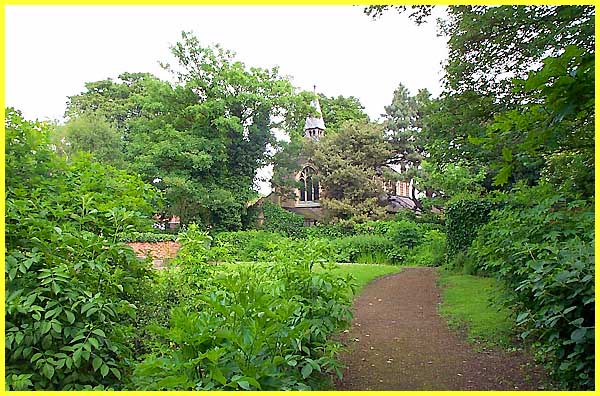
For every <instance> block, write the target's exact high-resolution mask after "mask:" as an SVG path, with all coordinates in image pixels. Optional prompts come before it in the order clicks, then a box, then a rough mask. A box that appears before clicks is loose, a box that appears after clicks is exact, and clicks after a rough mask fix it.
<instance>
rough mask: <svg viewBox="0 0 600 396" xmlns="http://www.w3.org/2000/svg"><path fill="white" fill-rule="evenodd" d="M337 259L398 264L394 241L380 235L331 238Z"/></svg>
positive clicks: (348, 261) (353, 261) (340, 260)
mask: <svg viewBox="0 0 600 396" xmlns="http://www.w3.org/2000/svg"><path fill="white" fill-rule="evenodd" d="M329 244H330V246H331V249H332V252H333V254H334V257H335V261H337V262H341V263H367V264H396V263H399V262H400V261H399V260H398V257H397V255H396V251H395V247H394V243H393V242H392V241H391V240H390V239H389V238H386V237H382V236H379V235H355V236H351V237H345V238H337V239H331V240H329Z"/></svg>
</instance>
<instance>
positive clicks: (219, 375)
mask: <svg viewBox="0 0 600 396" xmlns="http://www.w3.org/2000/svg"><path fill="white" fill-rule="evenodd" d="M210 374H211V377H212V378H213V379H214V380H215V381H217V382H219V383H220V384H221V385H225V384H226V383H227V378H225V376H224V375H223V372H222V371H221V369H220V368H218V367H217V366H214V367H211V369H210Z"/></svg>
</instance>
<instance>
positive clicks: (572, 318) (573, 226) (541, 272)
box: [469, 186, 595, 389]
mask: <svg viewBox="0 0 600 396" xmlns="http://www.w3.org/2000/svg"><path fill="white" fill-rule="evenodd" d="M513 194H514V196H513V198H512V199H511V203H510V206H508V207H505V208H504V209H501V210H498V211H495V212H493V214H492V219H491V221H490V222H489V224H487V225H485V226H483V227H482V228H481V230H480V231H479V234H478V237H477V239H476V240H475V241H474V243H473V246H472V248H471V249H470V252H469V255H470V256H471V257H472V258H473V259H475V260H477V262H478V265H479V268H480V269H483V270H484V271H488V272H489V273H492V274H496V275H497V276H498V277H499V278H500V279H501V280H502V281H503V282H504V283H505V284H506V286H507V289H508V290H515V292H514V293H507V295H506V301H505V304H506V306H508V307H512V308H513V309H514V310H515V312H516V314H517V317H516V321H517V324H518V325H519V326H521V327H522V329H523V333H522V336H523V337H524V338H530V339H533V340H535V341H534V345H535V346H537V348H536V349H537V351H538V353H539V354H540V356H541V357H542V358H543V359H545V360H546V361H547V362H548V364H549V367H550V369H551V371H552V373H553V374H554V375H555V377H556V378H557V379H558V380H559V381H560V383H561V385H563V386H564V387H566V388H568V389H592V388H593V386H594V318H595V307H594V301H595V300H594V211H593V207H592V206H590V205H589V203H587V202H585V201H576V200H567V199H566V198H565V197H563V196H561V195H558V194H555V193H553V192H552V187H551V186H541V187H538V188H532V189H523V190H521V191H515V192H514V193H513ZM540 198H542V199H541V200H540ZM536 202H539V203H536Z"/></svg>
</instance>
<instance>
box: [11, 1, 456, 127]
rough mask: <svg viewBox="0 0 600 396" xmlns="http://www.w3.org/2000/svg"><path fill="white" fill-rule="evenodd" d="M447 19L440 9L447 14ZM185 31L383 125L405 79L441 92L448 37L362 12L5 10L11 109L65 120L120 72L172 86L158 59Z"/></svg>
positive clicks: (391, 14) (398, 18)
mask: <svg viewBox="0 0 600 396" xmlns="http://www.w3.org/2000/svg"><path fill="white" fill-rule="evenodd" d="M440 13H441V10H440ZM182 30H186V31H192V32H194V33H195V34H196V35H197V36H198V37H199V39H200V41H201V43H205V44H214V43H220V44H221V45H222V46H224V47H225V48H227V49H230V50H233V51H234V52H236V53H237V55H238V57H237V58H238V59H239V60H241V61H242V62H244V63H245V64H246V65H247V66H258V67H269V68H270V67H273V66H279V67H280V70H281V73H282V74H284V75H288V76H290V77H292V82H293V84H294V85H295V86H296V87H299V88H301V89H306V90H312V86H313V84H316V85H317V90H318V91H319V92H322V93H324V94H325V95H327V96H337V95H344V96H356V97H358V98H359V99H360V101H361V103H362V104H363V105H364V106H365V107H366V110H367V112H368V114H369V115H370V116H371V117H372V118H373V119H376V118H378V117H379V115H380V114H381V113H382V112H383V111H384V109H383V107H384V106H385V105H387V104H389V103H390V102H391V99H392V94H393V91H394V89H395V88H396V87H397V85H398V83H399V82H402V83H403V84H404V85H405V86H407V87H408V89H409V90H410V91H411V92H412V93H416V91H417V90H418V89H419V88H428V89H429V90H430V91H431V92H432V93H433V94H434V95H437V94H439V93H440V79H441V77H442V68H441V65H440V63H441V62H442V60H444V59H445V58H446V57H447V49H446V40H445V39H444V38H441V37H436V27H435V21H434V20H431V21H430V22H429V23H428V24H425V25H422V26H416V25H415V24H414V23H413V22H412V21H409V20H408V19H407V17H406V16H404V15H398V14H397V13H396V12H395V11H388V12H387V13H386V14H385V15H384V16H383V17H382V18H380V19H378V20H376V21H373V20H372V18H370V17H368V16H367V15H365V14H363V7H354V6H249V7H248V6H7V7H6V36H5V37H6V85H5V87H6V96H5V98H6V104H7V106H13V107H16V108H18V109H20V110H22V111H23V112H24V114H25V116H26V117H27V118H38V119H61V118H62V116H63V114H64V111H65V103H66V101H67V96H69V95H74V94H77V93H79V92H81V91H83V89H84V83H85V82H88V81H97V80H101V79H105V78H108V77H112V78H115V77H117V76H118V75H119V74H120V73H122V72H150V73H153V74H155V75H157V76H158V77H161V78H164V79H167V78H168V77H169V76H168V75H167V74H166V73H165V72H164V71H163V70H162V69H161V68H160V67H159V65H158V61H165V60H170V59H171V58H170V53H169V46H170V45H172V44H174V43H175V42H176V41H177V40H178V39H179V38H180V33H181V31H182Z"/></svg>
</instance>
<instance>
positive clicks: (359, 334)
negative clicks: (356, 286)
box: [336, 268, 544, 390]
mask: <svg viewBox="0 0 600 396" xmlns="http://www.w3.org/2000/svg"><path fill="white" fill-rule="evenodd" d="M436 276H437V275H436V272H435V270H434V269H432V268H407V269H405V270H403V271H402V272H401V273H399V274H395V275H390V276H387V277H384V278H381V279H378V280H376V281H375V282H373V283H371V284H370V285H368V286H367V287H365V289H364V290H363V292H362V294H361V295H360V296H359V297H358V298H357V299H356V300H355V302H354V321H353V324H352V327H351V329H350V330H349V332H348V333H347V334H344V337H343V338H344V342H345V343H346V344H347V345H348V348H349V352H348V353H347V354H345V355H344V356H342V360H343V362H344V363H345V364H346V365H347V366H348V368H347V369H346V371H345V373H344V378H343V380H342V381H341V382H338V383H337V384H336V386H337V389H338V390H538V389H539V386H540V384H541V383H543V379H544V375H543V373H542V370H541V369H540V368H539V367H535V366H534V365H533V364H531V361H530V360H529V359H527V358H526V357H525V356H523V354H520V353H510V354H509V353H502V352H498V351H485V350H483V351H480V352H476V351H474V350H473V348H472V346H470V345H469V344H468V343H467V342H466V341H463V340H461V339H460V338H459V337H458V336H457V335H456V334H454V332H452V331H450V330H449V329H448V326H447V324H446V321H445V320H444V319H443V318H441V317H440V316H439V315H438V313H437V305H438V303H439V302H440V292H439V290H438V288H437V286H436Z"/></svg>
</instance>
